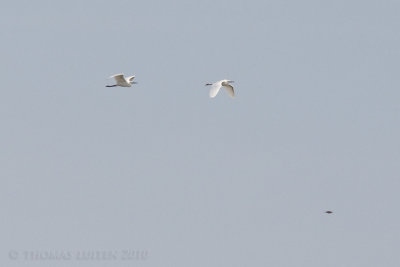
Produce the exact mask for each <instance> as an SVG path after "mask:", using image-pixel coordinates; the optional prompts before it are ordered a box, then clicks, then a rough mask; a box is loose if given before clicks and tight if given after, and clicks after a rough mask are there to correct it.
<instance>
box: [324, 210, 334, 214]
mask: <svg viewBox="0 0 400 267" xmlns="http://www.w3.org/2000/svg"><path fill="white" fill-rule="evenodd" d="M325 213H328V214H331V213H333V211H330V210H327V211H325Z"/></svg>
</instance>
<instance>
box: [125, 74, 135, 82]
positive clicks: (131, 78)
mask: <svg viewBox="0 0 400 267" xmlns="http://www.w3.org/2000/svg"><path fill="white" fill-rule="evenodd" d="M126 79H127V80H128V82H130V83H132V82H133V79H135V75H133V76H129V77H128V78H126Z"/></svg>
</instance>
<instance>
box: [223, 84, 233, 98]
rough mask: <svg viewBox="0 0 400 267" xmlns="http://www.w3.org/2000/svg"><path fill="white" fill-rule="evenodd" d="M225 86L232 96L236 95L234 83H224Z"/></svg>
mask: <svg viewBox="0 0 400 267" xmlns="http://www.w3.org/2000/svg"><path fill="white" fill-rule="evenodd" d="M224 88H225V89H226V91H228V93H229V95H230V96H231V97H235V91H234V90H233V86H232V85H230V84H226V85H224Z"/></svg>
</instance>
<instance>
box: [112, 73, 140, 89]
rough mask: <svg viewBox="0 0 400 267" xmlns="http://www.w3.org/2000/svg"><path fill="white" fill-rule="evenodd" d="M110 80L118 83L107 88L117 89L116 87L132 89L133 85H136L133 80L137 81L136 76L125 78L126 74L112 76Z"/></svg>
mask: <svg viewBox="0 0 400 267" xmlns="http://www.w3.org/2000/svg"><path fill="white" fill-rule="evenodd" d="M110 78H114V80H115V81H116V82H117V83H116V84H113V85H106V87H115V86H121V87H131V86H132V84H135V83H136V82H134V81H133V79H135V76H134V75H133V76H129V77H126V78H125V76H124V74H122V73H121V74H115V75H113V76H110Z"/></svg>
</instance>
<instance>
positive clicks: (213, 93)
mask: <svg viewBox="0 0 400 267" xmlns="http://www.w3.org/2000/svg"><path fill="white" fill-rule="evenodd" d="M230 83H233V81H231V80H221V81H218V82H215V83H206V85H211V89H210V94H209V95H210V97H211V98H214V97H215V96H216V95H217V94H218V92H219V89H221V87H224V88H225V89H226V91H228V93H229V95H230V96H231V97H234V96H235V91H234V90H233V86H232V85H230Z"/></svg>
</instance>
